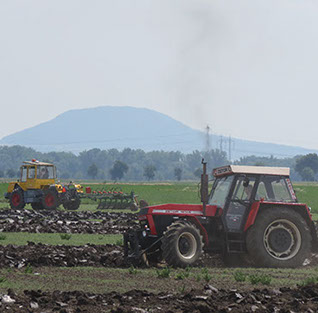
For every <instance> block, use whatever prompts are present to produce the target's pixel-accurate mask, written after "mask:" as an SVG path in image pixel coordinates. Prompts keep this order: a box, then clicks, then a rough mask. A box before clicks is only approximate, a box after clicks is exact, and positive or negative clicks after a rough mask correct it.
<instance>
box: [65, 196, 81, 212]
mask: <svg viewBox="0 0 318 313" xmlns="http://www.w3.org/2000/svg"><path fill="white" fill-rule="evenodd" d="M80 205H81V200H80V198H76V199H73V200H70V201H68V202H65V203H64V204H63V207H64V209H65V210H70V211H75V210H77V209H78V208H79V207H80Z"/></svg>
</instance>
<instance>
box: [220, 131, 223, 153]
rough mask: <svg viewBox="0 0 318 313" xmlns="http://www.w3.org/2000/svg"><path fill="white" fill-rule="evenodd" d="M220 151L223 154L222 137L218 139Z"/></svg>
mask: <svg viewBox="0 0 318 313" xmlns="http://www.w3.org/2000/svg"><path fill="white" fill-rule="evenodd" d="M220 150H221V152H223V136H222V135H221V137H220Z"/></svg>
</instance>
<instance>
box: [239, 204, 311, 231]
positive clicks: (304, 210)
mask: <svg viewBox="0 0 318 313" xmlns="http://www.w3.org/2000/svg"><path fill="white" fill-rule="evenodd" d="M273 206H280V207H288V208H291V209H293V210H295V211H297V212H299V213H300V214H301V215H302V216H303V218H304V219H305V221H306V222H307V224H308V226H309V228H311V224H312V218H311V214H310V211H309V208H308V206H307V205H306V204H302V203H288V204H287V203H280V202H264V201H256V202H254V203H253V204H252V206H251V210H250V213H249V214H248V217H247V220H246V223H245V227H244V231H247V229H248V228H250V227H251V226H252V225H253V224H254V223H255V219H256V216H257V214H258V212H259V210H260V209H262V210H264V209H265V210H266V208H267V207H273Z"/></svg>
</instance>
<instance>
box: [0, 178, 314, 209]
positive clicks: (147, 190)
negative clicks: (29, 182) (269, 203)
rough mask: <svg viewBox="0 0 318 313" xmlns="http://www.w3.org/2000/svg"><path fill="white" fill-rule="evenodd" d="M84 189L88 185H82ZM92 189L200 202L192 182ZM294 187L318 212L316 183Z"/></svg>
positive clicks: (2, 186)
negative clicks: (114, 190)
mask: <svg viewBox="0 0 318 313" xmlns="http://www.w3.org/2000/svg"><path fill="white" fill-rule="evenodd" d="M83 186H84V189H85V187H86V186H88V185H86V184H85V185H83ZM90 186H91V188H92V190H110V189H112V188H114V189H116V190H121V191H123V192H125V193H130V192H131V191H134V192H135V194H136V195H138V198H139V199H144V200H146V201H147V202H148V203H149V204H150V205H156V204H162V203H200V198H199V196H198V185H197V183H194V182H181V183H177V182H175V183H174V182H171V183H129V184H128V183H127V184H102V183H99V184H91V185H90ZM7 188H8V184H7V183H0V208H1V207H8V204H7V200H6V199H4V197H3V195H4V193H5V192H6V191H7ZM294 188H295V191H296V194H297V197H298V200H299V202H303V203H307V205H308V206H310V207H311V208H312V212H313V213H317V214H318V183H295V184H294ZM96 207H97V203H96V202H94V201H92V200H88V199H83V200H82V205H81V208H80V210H94V209H96Z"/></svg>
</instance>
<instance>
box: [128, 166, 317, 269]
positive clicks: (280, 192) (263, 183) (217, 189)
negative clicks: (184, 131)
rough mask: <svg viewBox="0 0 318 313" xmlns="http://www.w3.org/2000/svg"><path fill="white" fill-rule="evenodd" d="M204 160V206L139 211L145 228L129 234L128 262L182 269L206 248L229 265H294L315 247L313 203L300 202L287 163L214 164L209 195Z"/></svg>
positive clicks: (160, 207)
mask: <svg viewBox="0 0 318 313" xmlns="http://www.w3.org/2000/svg"><path fill="white" fill-rule="evenodd" d="M202 163H203V174H202V176H201V201H202V204H200V205H193V204H163V205H155V206H145V207H143V208H141V210H140V212H139V216H138V219H139V222H140V227H139V228H138V230H131V231H128V232H126V233H125V234H124V250H125V258H126V260H127V262H129V263H133V264H138V263H139V262H140V261H141V260H144V261H148V260H149V261H159V260H162V259H163V260H164V261H165V262H166V263H167V264H168V265H170V266H178V267H185V266H188V265H194V264H195V263H196V262H197V261H198V260H199V258H200V257H201V255H202V253H203V251H205V252H209V253H219V254H221V255H222V256H223V258H224V260H225V261H226V262H227V263H229V264H230V263H232V262H231V261H233V260H237V259H244V260H248V261H249V262H250V263H251V265H253V266H258V267H297V266H300V265H302V264H303V262H304V261H305V259H306V258H308V257H309V256H310V254H311V252H312V251H317V235H316V231H315V226H314V223H313V221H312V219H311V214H310V208H309V207H308V206H307V205H306V204H302V203H298V201H297V198H296V195H295V192H294V190H293V186H292V184H291V181H290V179H289V168H278V167H258V166H237V165H229V166H224V167H220V168H216V169H214V170H213V176H214V182H213V185H212V189H211V192H210V193H209V192H208V175H207V174H206V163H204V162H202ZM232 265H233V264H232Z"/></svg>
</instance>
